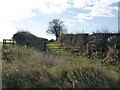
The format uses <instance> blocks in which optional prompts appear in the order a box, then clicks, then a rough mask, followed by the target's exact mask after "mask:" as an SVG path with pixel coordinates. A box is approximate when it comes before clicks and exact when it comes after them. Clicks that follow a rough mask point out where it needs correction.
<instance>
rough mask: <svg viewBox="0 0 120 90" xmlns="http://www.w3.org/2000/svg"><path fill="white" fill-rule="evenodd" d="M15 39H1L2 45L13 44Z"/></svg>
mask: <svg viewBox="0 0 120 90" xmlns="http://www.w3.org/2000/svg"><path fill="white" fill-rule="evenodd" d="M14 45H15V41H14V40H13V39H3V47H7V46H14Z"/></svg>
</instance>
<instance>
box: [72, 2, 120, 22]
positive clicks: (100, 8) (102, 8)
mask: <svg viewBox="0 0 120 90" xmlns="http://www.w3.org/2000/svg"><path fill="white" fill-rule="evenodd" d="M73 1H74V4H73V7H74V8H80V9H86V10H89V11H90V12H89V13H87V14H86V13H78V14H77V15H76V16H74V17H73V18H75V19H77V20H79V21H80V22H85V21H86V20H90V19H93V18H94V17H114V16H116V14H115V13H114V12H113V10H114V11H115V12H118V9H117V8H118V7H117V6H115V7H113V6H112V4H113V3H117V2H118V1H119V0H81V1H79V0H73ZM78 2H79V3H78Z"/></svg>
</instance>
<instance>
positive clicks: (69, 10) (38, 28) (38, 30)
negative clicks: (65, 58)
mask: <svg viewBox="0 0 120 90" xmlns="http://www.w3.org/2000/svg"><path fill="white" fill-rule="evenodd" d="M118 1H119V0H0V12H1V14H0V41H2V39H5V38H12V36H13V34H14V33H16V32H17V31H19V30H26V31H30V32H31V33H33V34H34V35H36V36H38V37H44V38H47V39H52V38H54V39H55V36H52V35H48V34H46V30H47V28H48V23H49V22H50V21H51V20H53V19H54V18H57V19H60V20H61V21H64V24H65V26H66V28H67V30H68V33H82V32H86V33H92V32H96V31H103V30H105V29H108V30H109V31H110V32H117V31H118Z"/></svg>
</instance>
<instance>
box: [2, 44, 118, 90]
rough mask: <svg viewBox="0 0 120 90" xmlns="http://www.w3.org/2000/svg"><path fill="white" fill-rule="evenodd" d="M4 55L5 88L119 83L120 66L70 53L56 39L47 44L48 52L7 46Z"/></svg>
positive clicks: (3, 83) (113, 84)
mask: <svg viewBox="0 0 120 90" xmlns="http://www.w3.org/2000/svg"><path fill="white" fill-rule="evenodd" d="M8 53H9V54H8ZM3 56H4V59H5V60H2V73H3V77H2V87H3V88H60V89H61V88H118V87H119V86H118V82H119V77H118V74H119V72H118V66H112V65H107V66H105V65H103V64H101V63H100V60H99V61H98V60H97V59H88V58H86V57H85V56H84V55H75V54H70V53H68V52H66V51H64V50H63V49H59V46H58V45H57V44H54V43H49V44H47V53H42V52H40V51H37V50H36V49H34V48H28V47H23V46H16V47H14V48H13V47H11V48H9V49H7V50H5V51H4V54H3Z"/></svg>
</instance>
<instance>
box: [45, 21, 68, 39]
mask: <svg viewBox="0 0 120 90" xmlns="http://www.w3.org/2000/svg"><path fill="white" fill-rule="evenodd" d="M66 31H67V30H66V28H65V26H64V23H63V21H60V20H59V19H53V20H52V21H51V22H49V26H48V29H47V31H46V32H47V33H48V34H52V35H55V36H56V39H57V38H58V37H59V35H60V34H62V33H66Z"/></svg>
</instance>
